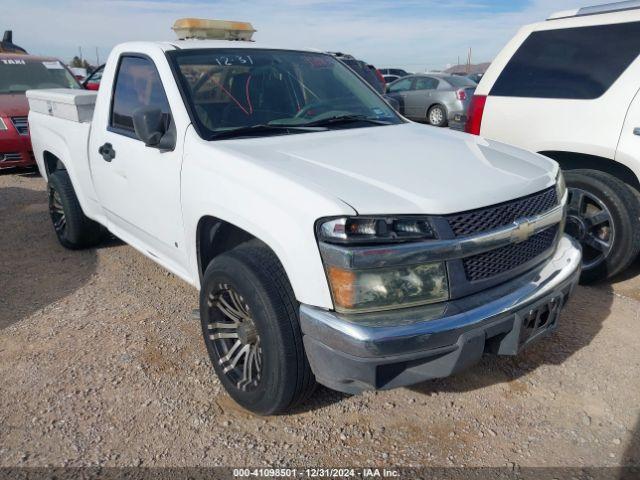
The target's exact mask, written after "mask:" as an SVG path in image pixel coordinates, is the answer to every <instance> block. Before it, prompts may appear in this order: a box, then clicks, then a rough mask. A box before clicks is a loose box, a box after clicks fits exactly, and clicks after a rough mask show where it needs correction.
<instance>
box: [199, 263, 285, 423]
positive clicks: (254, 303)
mask: <svg viewBox="0 0 640 480" xmlns="http://www.w3.org/2000/svg"><path fill="white" fill-rule="evenodd" d="M263 282H264V279H263V278H261V276H260V275H256V272H255V271H254V270H253V269H252V268H250V267H249V266H248V265H247V264H246V263H245V262H243V261H242V260H241V259H240V258H238V256H237V255H234V253H233V252H230V254H225V255H222V256H221V257H219V258H217V259H215V260H214V261H213V262H212V263H211V264H210V265H209V267H208V268H207V270H206V272H205V275H204V278H203V284H202V288H201V295H200V311H201V312H208V311H209V310H210V309H211V308H210V307H209V306H208V304H207V299H208V296H209V294H210V293H211V292H213V291H215V290H216V289H217V288H218V285H219V284H228V285H230V286H232V287H233V288H234V290H236V292H237V293H238V294H240V295H241V296H242V297H243V298H244V300H245V301H246V302H247V304H248V305H249V308H250V312H251V318H252V319H253V321H254V323H255V326H256V329H257V330H258V335H260V344H261V348H262V369H261V378H260V382H259V384H258V387H257V388H256V389H255V390H252V391H241V390H239V389H238V388H237V387H236V385H235V384H233V383H232V382H231V380H230V379H229V378H228V377H227V376H226V374H225V373H224V372H223V371H222V368H221V366H220V365H219V363H218V360H219V356H218V353H217V352H216V350H215V348H214V347H213V345H212V342H211V341H210V340H209V337H208V335H209V330H208V320H209V318H208V316H207V314H204V313H202V314H201V324H202V333H203V336H204V338H205V344H206V347H207V351H208V353H209V357H210V359H211V363H212V365H213V368H214V370H215V372H216V374H217V375H218V378H219V379H220V381H221V383H222V384H223V386H224V387H225V389H226V390H227V392H228V393H229V395H231V397H232V398H233V399H234V400H235V401H236V402H237V403H238V404H240V405H241V406H242V407H244V408H246V409H247V410H250V411H252V412H254V413H258V414H262V415H268V414H271V413H274V412H276V411H279V410H280V409H281V408H282V406H283V405H285V404H288V403H289V401H290V400H289V398H288V397H290V396H291V394H290V392H289V391H288V390H290V388H289V385H287V383H290V382H288V380H290V379H287V378H286V376H287V370H288V365H287V358H286V355H283V354H282V353H283V352H285V351H286V350H287V348H286V345H285V343H286V342H292V341H294V339H293V338H291V336H290V335H287V332H286V331H284V332H283V329H282V328H279V327H280V324H279V322H278V318H277V316H278V314H277V312H276V311H275V310H276V309H275V308H274V305H273V302H274V301H277V299H274V298H272V297H271V296H270V295H269V293H268V292H267V291H266V290H265V288H264V286H263Z"/></svg>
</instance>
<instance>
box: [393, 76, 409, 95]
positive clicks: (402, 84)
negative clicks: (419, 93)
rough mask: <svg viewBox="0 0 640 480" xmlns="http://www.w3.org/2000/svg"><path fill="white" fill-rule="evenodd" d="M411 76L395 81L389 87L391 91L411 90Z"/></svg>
mask: <svg viewBox="0 0 640 480" xmlns="http://www.w3.org/2000/svg"><path fill="white" fill-rule="evenodd" d="M411 81H412V79H411V78H405V79H403V80H400V81H399V82H396V83H394V84H393V85H391V86H390V87H389V91H390V92H406V91H407V90H411Z"/></svg>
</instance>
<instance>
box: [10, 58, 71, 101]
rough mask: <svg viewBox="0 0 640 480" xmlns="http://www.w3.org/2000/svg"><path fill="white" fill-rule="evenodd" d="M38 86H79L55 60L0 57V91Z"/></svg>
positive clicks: (16, 90) (14, 90)
mask: <svg viewBox="0 0 640 480" xmlns="http://www.w3.org/2000/svg"><path fill="white" fill-rule="evenodd" d="M39 88H80V85H79V84H78V82H77V80H76V79H75V78H74V77H73V75H71V73H69V71H68V70H67V69H66V68H65V67H64V65H62V64H61V63H60V62H59V61H57V60H43V61H34V60H30V59H22V58H11V59H0V93H24V92H26V91H27V90H31V89H39Z"/></svg>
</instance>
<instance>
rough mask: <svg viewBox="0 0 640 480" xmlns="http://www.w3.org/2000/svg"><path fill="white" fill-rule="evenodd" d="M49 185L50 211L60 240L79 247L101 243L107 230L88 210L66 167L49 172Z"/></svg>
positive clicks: (67, 245)
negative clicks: (89, 215) (81, 200)
mask: <svg viewBox="0 0 640 480" xmlns="http://www.w3.org/2000/svg"><path fill="white" fill-rule="evenodd" d="M47 187H48V197H49V215H50V217H51V222H52V223H53V229H54V230H55V232H56V236H57V237H58V241H59V242H60V244H61V245H62V246H63V247H65V248H68V249H70V250H79V249H82V248H89V247H93V246H95V245H97V244H98V243H100V242H101V241H102V239H103V238H104V237H105V234H106V230H105V229H104V228H103V227H102V226H101V225H100V224H99V223H97V222H94V221H93V220H91V219H90V218H88V217H87V216H86V215H85V214H84V212H83V211H82V207H80V203H79V202H78V197H77V196H76V192H75V191H74V189H73V185H72V184H71V179H70V178H69V174H68V173H67V172H66V170H57V171H55V172H53V173H52V174H51V175H49V181H48V184H47Z"/></svg>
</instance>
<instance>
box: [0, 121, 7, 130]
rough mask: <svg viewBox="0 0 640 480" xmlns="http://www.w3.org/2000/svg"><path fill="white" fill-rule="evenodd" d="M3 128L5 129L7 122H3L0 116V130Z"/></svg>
mask: <svg viewBox="0 0 640 480" xmlns="http://www.w3.org/2000/svg"><path fill="white" fill-rule="evenodd" d="M3 130H7V124H6V123H4V120H3V119H2V117H0V132H1V131H3Z"/></svg>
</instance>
